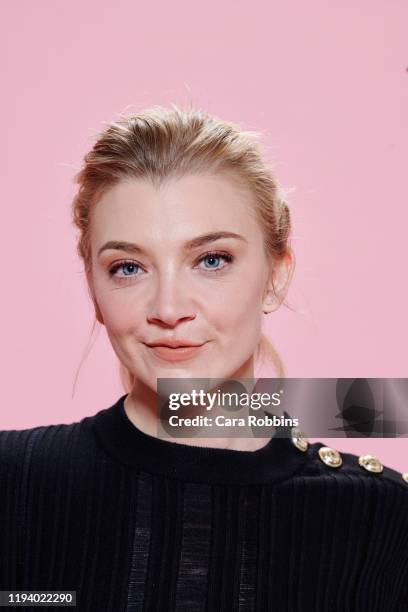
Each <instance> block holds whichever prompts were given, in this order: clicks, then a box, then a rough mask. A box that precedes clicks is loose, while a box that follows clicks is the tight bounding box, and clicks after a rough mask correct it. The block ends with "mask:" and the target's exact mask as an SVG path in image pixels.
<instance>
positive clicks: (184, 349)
mask: <svg viewBox="0 0 408 612" xmlns="http://www.w3.org/2000/svg"><path fill="white" fill-rule="evenodd" d="M205 344H207V343H206V342H204V343H203V344H199V345H190V346H179V347H177V348H172V347H169V346H164V345H157V346H152V345H148V344H146V346H147V348H148V349H149V350H150V351H151V352H152V353H153V355H155V356H156V357H158V358H159V359H163V360H164V361H170V362H175V361H186V360H188V359H192V358H193V357H195V356H196V355H197V354H198V353H199V352H200V349H202V347H203V346H205Z"/></svg>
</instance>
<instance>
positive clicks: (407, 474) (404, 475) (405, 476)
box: [402, 472, 408, 484]
mask: <svg viewBox="0 0 408 612" xmlns="http://www.w3.org/2000/svg"><path fill="white" fill-rule="evenodd" d="M402 478H403V479H404V480H405V482H406V483H407V484H408V472H404V473H403V475H402Z"/></svg>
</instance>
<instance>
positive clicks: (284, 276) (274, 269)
mask: <svg viewBox="0 0 408 612" xmlns="http://www.w3.org/2000/svg"><path fill="white" fill-rule="evenodd" d="M295 265H296V261H295V254H294V252H293V251H292V249H291V248H290V247H289V248H288V250H287V251H286V253H285V255H284V256H283V257H282V259H280V260H279V261H277V262H275V263H274V264H273V265H272V266H271V271H270V274H269V278H268V280H267V283H266V287H265V293H264V298H263V301H262V310H263V313H264V314H269V313H270V312H274V311H275V310H278V308H279V306H280V305H281V304H282V302H283V300H284V299H285V296H286V294H287V292H288V289H289V285H290V282H291V280H292V276H293V272H294V270H295Z"/></svg>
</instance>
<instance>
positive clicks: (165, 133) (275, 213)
mask: <svg viewBox="0 0 408 612" xmlns="http://www.w3.org/2000/svg"><path fill="white" fill-rule="evenodd" d="M257 136H258V133H256V132H252V131H245V130H243V129H241V128H240V126H238V125H236V124H234V123H231V122H227V121H223V120H221V119H219V118H217V117H215V116H213V115H210V114H209V113H207V112H205V111H203V110H202V109H199V108H193V107H191V106H190V107H188V108H181V107H180V106H177V105H175V104H172V105H170V107H168V108H166V107H162V106H153V107H152V108H149V109H146V110H143V111H141V112H139V113H137V114H131V115H128V116H125V115H120V116H119V119H118V120H117V121H111V122H109V123H107V125H106V127H104V129H103V130H102V131H101V132H100V133H99V134H98V136H97V140H96V142H95V144H94V146H93V148H92V149H91V150H90V151H89V152H88V153H86V155H85V157H84V164H83V166H82V168H81V170H80V171H79V172H78V173H77V174H76V175H75V176H74V182H75V183H77V184H78V185H79V189H78V192H77V194H76V195H75V197H74V199H73V202H72V215H73V223H74V225H75V226H76V227H77V228H78V229H79V237H78V243H77V251H78V254H79V256H80V258H82V260H83V262H84V266H85V271H86V272H87V275H88V274H90V271H91V246H90V245H91V243H90V212H91V210H92V207H93V206H94V205H95V204H96V203H97V202H98V200H99V198H100V197H101V196H102V194H103V193H105V192H106V191H107V190H109V189H110V188H111V187H113V186H114V185H115V184H116V183H118V182H119V181H121V180H122V179H131V178H134V179H147V180H149V181H151V183H152V184H153V185H154V186H160V185H161V184H162V183H163V182H164V181H166V180H170V179H177V178H181V177H182V176H185V175H187V174H200V173H201V174H208V173H213V174H219V173H228V174H229V175H230V176H232V177H233V178H234V180H236V181H237V182H238V183H239V184H240V185H242V186H244V188H246V189H247V190H248V191H249V192H250V193H251V194H252V196H253V197H252V200H253V208H254V212H255V214H256V217H257V219H258V221H259V224H260V227H261V228H262V231H263V235H264V250H265V254H266V256H267V257H268V258H269V260H270V261H271V262H274V261H279V260H280V259H281V258H283V257H284V256H285V254H286V252H287V250H288V248H289V245H288V239H289V233H290V229H291V220H290V213H289V207H288V204H287V203H286V201H285V199H284V198H283V196H282V194H283V190H282V189H281V187H280V186H279V184H278V182H277V180H276V179H275V177H274V176H273V174H272V171H271V169H270V168H269V167H267V166H266V164H265V162H264V161H263V159H262V154H261V151H260V149H259V147H258V142H257ZM88 287H89V284H88ZM90 295H91V297H92V300H93V302H94V306H95V308H97V305H96V304H95V299H94V296H93V294H92V291H90ZM260 356H262V358H264V357H266V358H267V359H268V360H269V361H271V363H272V364H273V366H274V368H275V369H276V372H277V375H278V376H279V377H283V376H284V367H283V364H282V361H281V358H280V357H279V355H278V353H277V352H276V350H275V348H274V347H273V345H272V344H271V342H270V341H269V340H268V339H267V338H266V336H265V335H264V334H262V335H261V338H260V341H259V343H258V346H257V349H256V359H258V357H260ZM119 373H120V377H121V380H122V384H123V386H124V388H125V389H126V392H130V390H131V389H132V387H133V384H134V377H133V375H132V373H131V372H129V371H128V369H127V368H125V367H124V366H123V364H121V363H120V370H119Z"/></svg>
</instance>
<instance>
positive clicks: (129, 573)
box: [0, 395, 408, 612]
mask: <svg viewBox="0 0 408 612" xmlns="http://www.w3.org/2000/svg"><path fill="white" fill-rule="evenodd" d="M125 398H126V395H123V396H122V397H121V398H119V399H118V401H117V402H115V403H114V404H113V405H112V406H111V407H109V408H107V409H104V410H101V411H99V412H98V413H97V414H96V415H94V416H91V417H85V418H84V419H82V420H81V421H80V422H77V423H71V424H59V425H49V426H41V427H36V428H32V429H26V430H18V431H16V430H11V431H2V432H0V494H1V503H0V589H1V590H22V589H25V590H47V591H53V590H54V591H57V590H59V591H63V590H75V591H76V594H77V609H78V610H81V611H82V610H84V611H95V612H101V611H105V610H109V611H114V612H120V611H143V612H156V611H163V612H168V611H171V610H177V611H178V610H180V611H181V610H183V611H186V612H194V611H210V612H212V611H214V612H218V611H228V612H229V611H233V610H238V611H246V610H254V611H258V612H261V611H262V612H263V611H269V610H270V611H273V612H276V611H278V612H280V611H282V612H283V611H285V612H288V611H289V612H298V611H299V612H300V611H302V612H305V611H306V612H309V611H312V612H326V611H327V612H329V611H330V612H333V611H339V612H347V611H353V612H354V611H361V612H379V611H381V612H402V611H408V484H407V483H405V482H404V480H403V479H402V477H401V474H399V473H398V472H396V471H394V470H391V469H389V468H387V467H386V468H385V469H384V472H383V473H381V474H374V473H370V472H368V471H366V470H365V469H363V468H362V467H360V466H359V465H358V457H356V456H355V455H352V454H347V453H341V455H342V458H343V465H342V466H341V467H340V468H330V467H328V466H327V465H326V464H324V463H323V462H322V461H321V460H320V458H319V456H318V452H317V451H318V449H319V448H320V447H321V446H322V444H321V443H316V444H312V445H310V446H309V448H308V450H307V451H306V452H302V451H300V450H299V449H298V448H296V447H295V446H294V445H293V444H292V441H291V439H290V438H287V437H276V436H275V437H273V438H272V439H271V440H270V441H269V442H268V444H267V445H266V446H264V447H263V448H261V449H260V450H257V451H254V452H251V451H238V450H227V449H217V448H205V447H199V446H191V445H188V444H181V443H179V442H173V441H171V440H160V439H158V438H155V437H153V436H150V435H148V434H146V433H143V432H142V431H140V430H139V429H137V428H136V427H135V426H134V425H133V423H132V422H131V421H130V420H129V419H128V417H127V415H126V412H125V410H124V399H125ZM335 442H336V440H333V443H335ZM23 609H27V610H28V609H31V608H29V607H26V608H23ZM33 609H34V608H33Z"/></svg>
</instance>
